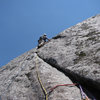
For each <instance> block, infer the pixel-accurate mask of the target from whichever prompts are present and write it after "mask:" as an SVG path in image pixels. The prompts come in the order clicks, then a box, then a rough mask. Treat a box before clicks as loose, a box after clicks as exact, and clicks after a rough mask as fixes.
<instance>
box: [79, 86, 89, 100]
mask: <svg viewBox="0 0 100 100" xmlns="http://www.w3.org/2000/svg"><path fill="white" fill-rule="evenodd" d="M79 88H80V92H81V97H82V100H90V99H89V98H88V96H87V95H86V94H85V93H84V91H83V89H82V86H81V85H79Z"/></svg>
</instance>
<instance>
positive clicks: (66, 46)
mask: <svg viewBox="0 0 100 100" xmlns="http://www.w3.org/2000/svg"><path fill="white" fill-rule="evenodd" d="M37 72H38V74H39V76H38V75H37ZM39 77H40V79H41V82H42V84H43V86H44V87H45V89H46V91H47V93H48V100H80V99H81V94H80V90H79V88H78V87H77V86H71V87H70V86H60V87H57V88H55V89H54V90H53V91H51V88H53V87H55V86H56V85H59V84H73V83H78V84H81V85H82V86H83V87H84V90H85V93H86V94H87V95H88V96H89V98H90V100H100V97H99V93H100V15H97V16H95V17H92V18H89V19H87V20H86V21H83V22H82V23H79V24H77V25H75V26H73V27H71V28H68V29H66V30H64V31H63V32H61V33H60V34H58V35H57V36H55V37H53V38H52V39H51V40H50V42H48V43H46V44H45V45H44V46H43V47H41V48H40V49H38V50H37V49H32V50H30V51H28V52H26V53H24V54H23V55H21V56H19V57H17V58H15V59H14V60H12V61H11V62H9V63H8V64H7V65H5V66H3V67H2V68H0V100H45V95H44V92H43V89H42V87H41V85H40V82H39V80H38V78H39ZM94 98H96V99H94Z"/></svg>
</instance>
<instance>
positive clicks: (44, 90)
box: [36, 56, 48, 100]
mask: <svg viewBox="0 0 100 100" xmlns="http://www.w3.org/2000/svg"><path fill="white" fill-rule="evenodd" d="M36 73H37V77H38V81H39V83H40V85H41V87H42V90H43V92H44V95H45V100H48V93H47V91H46V89H45V87H44V86H43V84H42V81H41V79H40V74H39V72H38V60H37V56H36Z"/></svg>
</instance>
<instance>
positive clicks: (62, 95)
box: [0, 50, 81, 100]
mask: <svg viewBox="0 0 100 100" xmlns="http://www.w3.org/2000/svg"><path fill="white" fill-rule="evenodd" d="M34 51H35V50H31V51H29V52H27V53H25V54H23V55H22V56H19V57H18V58H16V59H14V60H12V61H11V62H10V63H8V64H7V65H6V66H4V67H2V68H1V69H0V96H1V100H45V96H44V93H43V91H42V89H41V86H40V84H39V81H38V78H37V74H36V65H37V66H38V72H39V74H40V78H41V81H42V83H43V85H44V87H45V88H46V90H47V92H49V91H50V89H51V88H52V87H54V86H56V85H57V84H72V81H71V80H70V79H69V78H68V77H66V76H65V75H64V74H63V73H61V72H59V71H58V70H57V69H55V68H53V67H52V66H50V65H49V64H47V63H46V62H44V61H43V60H42V59H40V58H39V57H38V56H37V54H36V53H34ZM36 56H37V58H36ZM48 98H49V100H62V99H63V100H80V98H81V95H80V91H79V89H78V88H77V87H76V86H73V87H69V86H68V87H67V86H63V87H58V88H56V89H55V90H54V91H52V92H51V93H50V94H49V96H48Z"/></svg>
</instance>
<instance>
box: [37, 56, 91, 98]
mask: <svg viewBox="0 0 100 100" xmlns="http://www.w3.org/2000/svg"><path fill="white" fill-rule="evenodd" d="M36 73H37V78H38V81H39V83H40V85H41V87H42V90H43V92H44V95H45V100H48V92H47V91H46V89H45V87H44V85H43V83H42V81H41V79H40V74H39V72H38V58H37V56H36ZM76 85H78V84H76V83H73V84H59V85H56V86H54V87H52V88H51V89H50V91H49V93H50V92H52V91H53V90H54V89H56V88H57V87H59V86H76ZM79 88H80V93H81V99H82V100H90V99H89V98H88V97H87V95H86V94H85V93H84V92H83V89H82V87H81V85H79Z"/></svg>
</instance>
